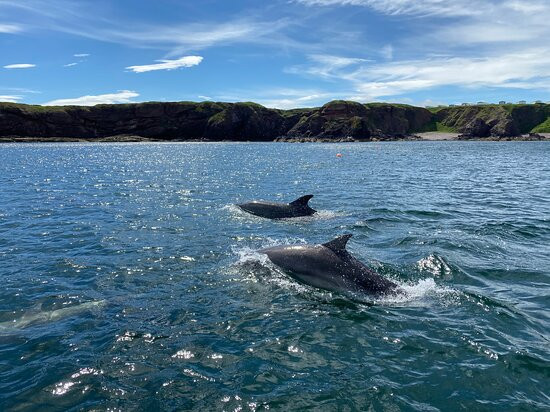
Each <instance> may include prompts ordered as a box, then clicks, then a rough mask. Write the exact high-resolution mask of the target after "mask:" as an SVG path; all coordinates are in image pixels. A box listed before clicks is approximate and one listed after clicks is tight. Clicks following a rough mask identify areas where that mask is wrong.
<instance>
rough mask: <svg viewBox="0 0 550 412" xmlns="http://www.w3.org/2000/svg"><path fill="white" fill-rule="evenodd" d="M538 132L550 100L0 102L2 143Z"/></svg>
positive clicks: (527, 136) (516, 136) (533, 136)
mask: <svg viewBox="0 0 550 412" xmlns="http://www.w3.org/2000/svg"><path fill="white" fill-rule="evenodd" d="M542 133H550V104H527V105H477V106H468V107H462V106H460V107H440V108H429V109H427V108H424V107H415V106H408V105H403V104H392V103H365V104H363V103H358V102H352V101H342V100H335V101H331V102H328V103H326V104H325V105H323V106H322V107H314V108H299V109H289V110H282V109H271V108H267V107H264V106H262V105H259V104H257V103H253V102H241V103H224V102H200V103H195V102H148V103H128V104H111V105H96V106H36V105H34V106H33V105H25V104H18V103H0V142H36V143H38V142H58V143H59V142H179V141H183V142H190V141H191V142H220V141H232V142H247V141H257V142H272V141H276V142H297V143H305V142H337V143H342V142H353V141H360V142H363V141H375V142H378V141H408V140H413V141H423V140H427V141H440V140H442V141H445V140H499V141H501V140H547V139H548V136H546V135H542Z"/></svg>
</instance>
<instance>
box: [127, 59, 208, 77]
mask: <svg viewBox="0 0 550 412" xmlns="http://www.w3.org/2000/svg"><path fill="white" fill-rule="evenodd" d="M202 60H203V58H202V57H201V56H184V57H180V58H179V59H175V60H157V61H158V62H159V63H154V64H146V65H142V66H128V67H126V68H127V69H128V70H131V71H133V72H135V73H144V72H151V71H154V70H174V69H179V68H180V67H193V66H197V65H199V64H200V63H201V62H202Z"/></svg>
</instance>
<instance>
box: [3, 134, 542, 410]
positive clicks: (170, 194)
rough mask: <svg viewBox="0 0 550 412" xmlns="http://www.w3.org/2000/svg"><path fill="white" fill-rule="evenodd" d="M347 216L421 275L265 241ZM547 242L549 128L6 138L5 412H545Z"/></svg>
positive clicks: (388, 254)
mask: <svg viewBox="0 0 550 412" xmlns="http://www.w3.org/2000/svg"><path fill="white" fill-rule="evenodd" d="M337 153H340V154H341V155H342V156H341V157H337V156H336V154H337ZM308 193H311V194H314V195H315V197H314V198H313V199H312V200H311V202H310V205H311V206H312V207H313V208H315V209H317V210H318V211H319V212H318V213H317V214H316V215H315V216H313V217H307V218H300V219H296V220H280V221H271V220H266V219H262V218H258V217H254V216H252V215H248V214H246V213H244V212H242V211H240V210H239V209H238V208H237V207H235V206H234V204H235V203H239V202H243V201H247V200H253V199H264V200H271V201H281V202H289V201H292V200H294V199H295V198H297V197H299V196H302V195H304V194H308ZM344 233H351V234H353V237H352V239H351V240H350V242H349V244H348V249H349V251H350V252H351V253H352V254H353V255H354V256H355V257H357V258H358V259H360V260H361V261H363V262H365V263H366V264H368V265H369V266H371V267H372V268H374V269H375V270H376V271H378V272H379V273H380V274H382V275H383V276H386V277H388V278H390V279H392V280H393V281H395V282H397V283H399V284H400V285H401V287H402V289H403V290H404V291H405V293H403V294H401V295H398V296H394V297H391V298H374V299H373V298H370V297H363V298H359V299H353V298H350V297H349V296H342V295H339V294H337V293H331V292H327V291H322V290H317V289H314V288H311V287H308V286H305V285H301V284H299V283H297V282H296V281H295V280H293V279H291V278H289V277H288V276H286V275H285V274H284V273H283V272H281V271H280V270H279V269H278V268H276V267H274V266H273V265H272V264H270V262H269V261H268V260H267V259H266V257H265V256H264V255H261V254H258V253H257V252H256V250H257V249H259V248H262V247H266V246H273V245H287V244H303V243H322V242H326V241H328V240H331V239H332V238H334V237H336V236H338V235H341V234H344ZM549 245H550V144H548V143H544V142H517V143H512V142H506V143H499V142H403V143H364V144H278V143H271V144H258V143H251V144H229V143H220V144H204V143H189V144H187V143H178V144H89V143H86V144H4V145H0V281H1V282H2V287H1V288H0V410H18V411H24V410H40V411H50V410H51V411H56V410H74V411H80V410H108V409H109V410H118V409H120V410H125V411H127V410H185V409H194V410H227V411H229V410H231V411H233V410H244V411H246V410H250V411H256V410H257V411H260V410H267V409H269V410H285V411H286V410H312V409H313V410H339V411H346V410H349V411H351V410H368V409H371V410H388V411H394V410H419V411H432V410H434V411H435V410H463V409H466V410H543V409H547V408H549V407H550V315H549V313H550V312H549V310H550V246H549Z"/></svg>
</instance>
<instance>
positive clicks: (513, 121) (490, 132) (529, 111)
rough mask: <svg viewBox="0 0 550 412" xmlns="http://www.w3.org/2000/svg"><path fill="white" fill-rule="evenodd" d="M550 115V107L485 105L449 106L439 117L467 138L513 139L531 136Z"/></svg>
mask: <svg viewBox="0 0 550 412" xmlns="http://www.w3.org/2000/svg"><path fill="white" fill-rule="evenodd" d="M549 116H550V105H546V104H530V105H481V106H460V107H449V108H445V109H442V110H439V111H437V112H436V113H435V117H436V119H437V121H438V122H440V123H441V124H443V125H445V126H447V127H450V128H453V129H455V130H456V131H458V132H459V133H462V134H463V136H464V137H471V138H474V137H490V136H492V137H510V136H518V135H521V134H525V133H529V132H530V131H531V130H533V129H534V128H535V127H536V126H537V125H539V124H541V123H543V122H544V121H545V120H546V119H547V118H548V117H549Z"/></svg>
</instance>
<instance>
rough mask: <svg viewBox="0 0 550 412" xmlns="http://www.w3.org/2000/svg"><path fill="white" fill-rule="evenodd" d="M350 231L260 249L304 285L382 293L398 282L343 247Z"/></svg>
mask: <svg viewBox="0 0 550 412" xmlns="http://www.w3.org/2000/svg"><path fill="white" fill-rule="evenodd" d="M350 237H351V235H343V236H340V237H338V238H336V239H334V240H332V241H330V242H328V243H324V244H322V245H300V246H278V247H271V248H268V249H263V250H260V253H265V254H266V255H267V256H268V257H269V260H271V261H272V262H273V263H274V264H275V265H277V266H279V267H280V268H281V269H283V270H284V271H285V272H287V273H288V274H289V275H290V276H292V277H293V278H294V279H296V280H298V281H300V282H302V283H305V284H307V285H311V286H315V287H317V288H321V289H326V290H331V291H337V292H350V291H352V292H360V293H367V294H369V295H377V296H378V295H384V294H392V293H397V292H398V286H397V285H396V284H395V283H393V282H391V281H390V280H388V279H386V278H384V277H382V276H380V275H379V274H378V273H376V272H374V271H372V270H371V269H369V268H368V267H366V266H365V265H364V264H363V263H361V262H359V261H358V260H357V259H355V258H354V257H353V256H352V255H350V253H349V252H348V251H347V250H346V244H347V242H348V240H349V238H350Z"/></svg>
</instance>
